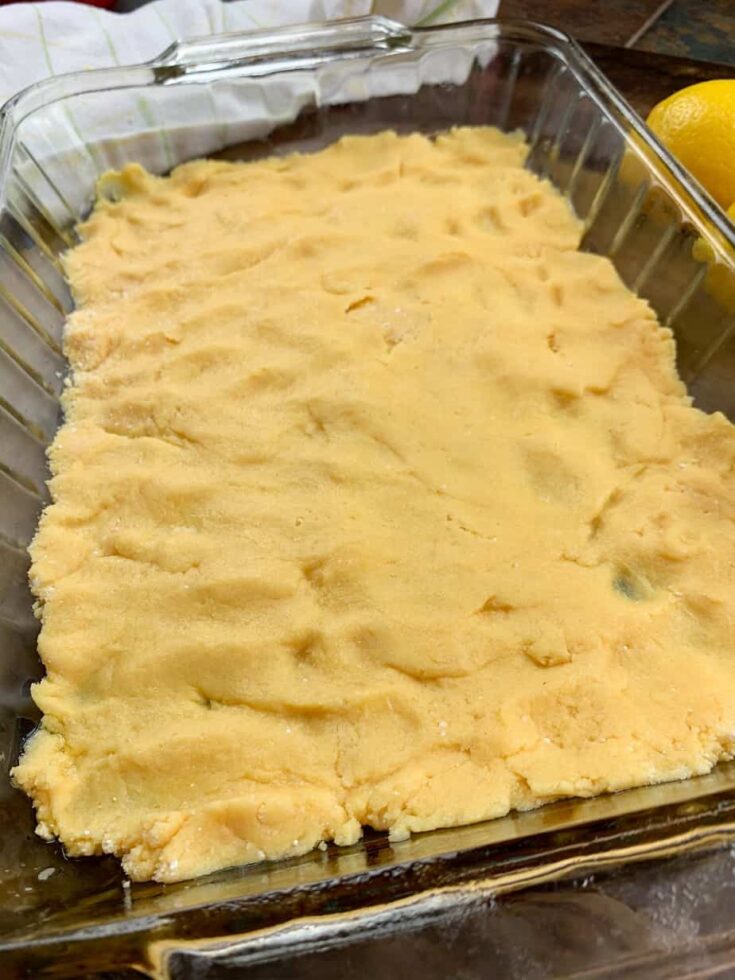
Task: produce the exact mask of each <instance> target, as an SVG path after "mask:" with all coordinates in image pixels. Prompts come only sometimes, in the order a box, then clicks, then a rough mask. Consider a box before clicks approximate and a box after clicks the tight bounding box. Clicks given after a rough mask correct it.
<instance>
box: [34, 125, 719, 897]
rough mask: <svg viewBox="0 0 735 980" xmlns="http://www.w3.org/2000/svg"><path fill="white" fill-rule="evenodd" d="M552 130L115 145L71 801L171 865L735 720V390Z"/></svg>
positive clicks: (96, 252)
mask: <svg viewBox="0 0 735 980" xmlns="http://www.w3.org/2000/svg"><path fill="white" fill-rule="evenodd" d="M524 154H525V147H524V145H523V143H522V142H521V141H520V140H518V139H516V138H513V137H508V136H503V135H501V134H500V133H498V132H497V131H494V130H492V129H485V128H476V129H473V128H465V129H458V130H454V131H452V132H450V133H447V134H444V135H441V136H439V137H438V138H437V139H436V140H435V141H430V140H428V139H426V138H424V137H422V136H419V135H413V136H409V137H401V138H399V137H397V136H396V135H395V134H392V133H381V134H379V135H376V136H371V137H349V138H344V139H342V140H340V141H339V142H338V143H336V144H334V145H332V146H330V147H329V148H327V149H326V150H323V151H321V152H319V153H315V154H313V155H295V156H290V157H286V158H280V159H277V158H269V159H264V160H260V161H258V162H253V163H248V164H230V163H223V162H196V163H191V164H186V165H184V166H181V167H179V168H177V169H176V170H175V171H174V172H173V174H172V175H171V176H170V177H168V178H156V177H152V176H150V175H148V174H146V173H145V172H144V171H143V170H141V169H140V168H139V167H137V166H129V167H127V168H126V169H125V170H124V171H123V172H122V173H121V174H117V175H109V176H108V177H107V178H104V179H103V182H102V186H101V195H100V199H99V201H98V203H97V205H96V207H95V210H94V212H93V214H92V216H91V218H90V219H89V220H88V221H87V222H86V223H85V224H84V225H83V226H82V229H81V232H82V239H83V241H82V243H81V244H80V245H79V246H78V247H76V248H75V249H73V250H72V251H71V252H70V254H69V255H68V257H67V268H68V273H69V277H70V280H71V283H72V286H73V289H74V292H75V295H76V298H77V301H78V307H79V308H78V310H77V311H76V312H75V313H74V314H73V315H72V316H71V317H70V318H69V321H68V327H67V333H66V350H67V353H68V357H69V359H70V362H71V365H72V367H73V370H74V382H73V385H72V386H71V387H70V388H69V389H68V392H67V395H66V412H67V421H66V424H65V425H64V426H63V427H62V428H61V430H60V431H59V433H58V436H57V438H56V440H55V441H54V444H53V448H52V450H51V463H52V469H53V474H54V476H53V479H52V481H51V491H52V495H53V500H54V503H53V504H52V505H51V506H49V507H48V508H47V510H46V512H45V513H44V515H43V517H42V520H41V523H40V527H39V531H38V534H37V536H36V539H35V541H34V543H33V545H32V547H31V553H32V559H33V567H32V573H31V580H32V586H33V589H34V592H35V594H36V596H37V598H38V602H39V614H40V615H41V617H42V622H43V627H42V632H41V635H40V641H39V648H40V653H41V656H42V658H43V661H44V663H45V665H46V668H47V677H46V678H45V679H44V680H43V681H42V682H41V683H40V684H39V685H38V686H37V687H36V688H35V691H34V697H35V699H36V701H37V703H38V704H39V705H40V707H41V708H42V710H43V712H44V721H43V725H42V728H41V729H40V730H39V731H38V733H37V734H36V735H35V736H34V737H33V738H32V739H31V741H30V743H29V745H28V747H27V750H26V752H25V754H24V756H23V758H22V760H21V762H20V765H19V766H18V767H17V768H16V770H15V776H16V779H17V781H18V782H19V784H20V785H21V786H22V787H23V788H24V789H25V790H26V791H27V792H28V793H29V794H30V795H31V796H32V797H33V799H34V801H35V804H36V807H37V812H38V825H39V832H40V833H41V834H43V835H45V836H52V835H57V836H58V837H59V838H60V839H61V840H62V841H63V843H64V845H65V847H66V848H67V850H68V851H69V852H70V853H71V854H92V853H99V852H102V851H104V852H110V853H115V854H118V855H120V856H121V857H122V859H123V863H124V866H125V869H126V870H127V872H128V873H129V874H130V875H131V876H132V877H133V878H137V879H145V878H150V877H155V878H156V879H158V880H160V881H174V880H177V879H181V878H186V877H189V876H193V875H198V874H203V873H206V872H208V871H211V870H214V869H217V868H221V867H224V866H227V865H231V864H236V863H241V862H248V861H257V860H259V859H262V858H263V857H269V858H278V857H281V856H286V855H294V854H298V853H301V852H304V851H307V850H309V849H310V848H312V847H314V846H315V845H316V844H317V843H319V842H320V841H322V840H335V841H337V842H341V843H348V842H353V841H355V840H356V839H358V838H359V836H360V833H361V825H370V826H372V827H376V828H390V829H391V830H392V832H393V833H394V835H395V836H401V835H405V834H407V833H409V832H411V831H420V830H425V829H429V828H434V827H438V826H447V825H454V824H460V823H467V822H471V821H477V820H482V819H485V818H488V817H495V816H499V815H501V814H505V813H506V812H507V811H508V810H509V809H513V808H519V809H524V808H529V807H533V806H537V805H539V804H541V803H544V802H546V801H549V800H553V799H556V798H559V797H563V796H570V795H579V796H589V795H593V794H597V793H602V792H604V791H607V790H617V789H621V788H624V787H628V786H632V785H636V784H643V783H651V782H657V781H662V780H669V779H679V778H682V777H686V776H688V775H690V774H693V773H703V772H706V771H707V770H709V769H710V768H711V767H712V766H713V765H714V763H715V762H716V761H717V760H719V759H723V758H729V757H730V756H731V754H732V752H733V745H734V744H735V645H734V639H733V607H734V604H735V588H734V586H735V582H734V581H733V579H734V576H733V568H734V562H735V523H734V520H733V519H734V518H735V475H734V468H735V429H734V428H733V427H732V426H731V425H730V423H729V422H727V421H726V419H725V418H724V417H722V416H720V415H710V416H708V415H705V414H703V413H702V412H700V411H698V410H696V409H694V408H693V407H691V405H690V403H689V399H688V397H687V395H686V392H685V389H684V387H683V385H682V383H681V381H680V380H679V379H678V377H677V374H676V371H675V366H674V343H673V340H672V337H671V335H670V333H669V332H668V331H667V330H665V329H663V328H662V327H661V326H659V325H658V324H657V322H656V319H655V317H654V316H653V314H652V313H651V310H650V309H649V308H648V306H647V305H646V304H645V303H644V302H643V301H641V300H640V299H637V298H636V297H635V296H634V295H633V294H632V293H631V292H630V291H628V290H627V289H626V288H625V287H624V286H623V285H622V284H621V282H620V280H619V278H618V276H617V274H616V273H615V271H614V269H613V267H612V265H611V263H610V262H609V261H607V260H606V259H604V258H600V257H597V256H595V255H589V254H583V253H581V252H579V251H578V250H577V246H578V243H579V239H580V235H581V225H580V223H579V221H578V220H577V219H576V218H575V217H574V216H573V214H572V213H571V212H570V210H569V209H568V207H567V205H566V204H565V202H564V201H563V200H562V198H561V197H560V196H559V195H558V194H557V193H556V192H555V191H554V190H553V189H552V188H551V187H550V185H548V184H547V183H543V182H541V181H539V180H538V179H537V178H536V177H534V176H533V175H531V174H530V173H528V172H526V171H525V170H524V169H523V168H522V162H523V158H524ZM110 198H116V199H115V200H112V199H110Z"/></svg>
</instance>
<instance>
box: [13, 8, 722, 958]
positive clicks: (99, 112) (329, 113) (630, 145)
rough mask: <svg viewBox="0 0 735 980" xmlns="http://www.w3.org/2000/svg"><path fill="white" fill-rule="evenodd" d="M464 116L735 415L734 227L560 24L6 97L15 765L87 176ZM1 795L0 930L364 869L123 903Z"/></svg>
mask: <svg viewBox="0 0 735 980" xmlns="http://www.w3.org/2000/svg"><path fill="white" fill-rule="evenodd" d="M462 124H470V125H486V124H490V125H496V126H499V127H500V128H501V129H504V130H507V131H513V130H521V131H522V132H523V133H524V134H525V136H526V138H527V140H528V143H529V155H528V166H529V167H530V168H531V169H532V170H534V171H535V172H536V173H538V174H540V175H542V176H545V177H548V179H549V180H551V181H552V183H554V184H555V185H556V186H557V187H558V188H559V189H560V190H561V191H562V192H563V193H564V194H565V195H566V197H567V198H568V199H569V201H570V203H571V204H572V206H573V207H574V208H575V210H576V211H577V213H578V214H579V216H580V217H581V218H582V219H583V220H584V223H585V236H584V240H583V247H584V248H586V249H588V250H591V251H595V252H598V253H600V254H603V255H608V256H610V258H611V259H612V261H613V262H614V263H615V265H616V267H617V269H618V271H619V272H620V275H621V276H622V278H623V279H624V281H625V282H626V283H627V284H628V285H629V286H631V288H633V289H634V290H635V291H636V292H638V293H639V294H640V295H641V296H644V297H645V298H647V299H648V300H649V301H650V302H651V304H652V306H653V307H654V309H655V310H656V311H657V313H658V315H659V317H660V319H661V320H662V322H664V323H667V324H668V325H670V326H671V328H672V329H673V330H674V332H675V334H676V337H677V341H678V350H679V366H680V370H681V371H682V374H683V376H684V377H685V379H686V380H687V381H688V383H689V385H690V390H691V391H692V393H693V394H694V396H695V398H696V399H697V401H698V403H699V404H700V405H701V406H702V407H703V408H705V409H707V410H715V409H720V410H722V411H724V412H726V413H728V414H731V415H732V414H733V413H734V412H735V405H732V404H731V403H730V402H731V399H732V398H733V397H735V396H734V395H733V392H735V386H733V384H732V379H733V377H734V376H735V353H734V352H733V347H732V340H731V334H732V328H733V325H734V322H735V321H734V319H733V309H735V287H733V286H732V282H733V281H735V280H734V279H733V275H734V274H733V264H732V259H731V254H732V251H731V250H732V248H733V245H735V240H734V239H733V235H732V230H731V229H730V227H729V225H728V224H727V222H726V221H725V220H724V219H723V218H722V217H721V216H720V214H719V212H718V210H717V209H716V207H715V206H714V205H713V204H712V203H711V202H710V201H709V200H708V199H707V198H706V196H705V195H704V194H703V193H702V192H701V191H700V190H699V189H698V188H697V187H696V186H695V185H693V184H692V183H691V182H689V181H688V179H687V178H686V177H685V175H683V174H682V173H681V172H680V170H679V169H678V168H677V166H676V164H674V163H673V161H671V160H669V159H668V158H667V157H666V155H665V154H663V153H662V152H661V151H660V148H658V147H657V146H656V144H655V142H653V141H652V140H651V138H650V137H649V136H647V134H646V132H645V130H644V129H643V128H642V127H641V126H640V123H639V122H638V121H637V120H636V119H635V117H634V116H633V115H632V114H631V113H630V110H628V109H627V107H626V106H625V104H624V103H622V101H621V100H620V99H619V97H618V96H617V95H616V93H615V92H614V91H613V90H611V89H610V88H609V86H608V85H607V83H606V82H605V80H604V79H603V78H602V77H601V76H600V75H599V73H597V72H596V71H595V69H594V68H593V67H592V66H591V65H590V64H589V62H587V61H586V59H585V58H584V56H583V55H581V53H580V52H579V51H578V50H577V49H576V48H575V47H574V46H573V45H572V44H571V43H570V42H569V41H568V40H567V39H565V38H564V37H563V36H561V35H560V34H558V33H557V32H554V31H551V30H547V29H543V28H537V27H533V26H531V25H522V24H502V23H493V22H485V23H481V22H478V23H474V24H467V25H459V26H452V27H448V28H446V27H445V28H437V29H429V30H421V31H415V32H412V33H411V32H409V31H407V29H406V28H405V27H403V26H402V25H400V24H395V23H392V22H390V21H385V20H382V19H379V18H378V19H369V20H366V21H362V22H350V24H349V25H347V26H340V28H339V29H336V28H335V27H334V26H331V27H321V28H320V27H311V28H309V29H306V30H298V29H290V30H289V31H286V32H282V33H281V32H276V33H274V34H268V35H259V36H257V35H256V36H251V37H229V38H224V39H222V40H217V39H213V40H211V41H207V42H204V43H200V44H196V43H195V44H193V45H183V46H181V47H180V48H178V49H172V50H171V51H169V52H167V53H166V54H165V56H163V57H162V58H161V59H159V60H158V61H157V62H156V63H153V64H151V65H147V66H141V67H138V68H133V69H117V70H111V71H104V72H89V73H84V74H83V75H79V76H73V77H69V78H62V79H58V80H55V81H52V82H50V83H46V84H45V85H44V86H41V87H37V88H36V89H35V90H34V91H32V92H30V93H29V94H28V95H26V96H22V97H21V98H19V99H18V100H17V101H16V103H15V104H14V105H13V106H11V107H10V109H9V110H6V112H5V115H4V119H3V126H2V133H1V135H0V172H2V173H3V174H4V183H3V185H2V188H1V189H0V194H1V195H2V211H1V212H0V690H1V692H2V693H1V696H0V735H1V736H2V744H1V745H0V751H2V752H3V753H4V760H3V763H4V765H5V766H6V767H7V768H9V767H10V766H12V765H13V764H14V762H15V759H16V758H17V754H18V750H19V747H20V743H21V741H22V739H23V737H24V736H25V735H26V734H27V733H28V731H30V730H31V728H32V726H33V725H34V724H35V721H36V713H35V709H34V708H33V706H32V703H31V701H30V698H29V681H30V680H31V679H33V678H35V677H36V676H38V673H39V665H38V661H37V658H36V654H35V626H36V624H35V618H34V616H33V613H32V605H31V599H30V596H29V593H28V589H27V585H26V573H27V556H26V552H25V548H26V546H27V544H28V542H29V541H30V539H31V537H32V535H33V533H34V528H35V524H36V520H37V516H38V512H39V510H40V507H41V506H42V504H43V502H44V501H45V499H46V490H45V485H44V480H45V478H46V475H47V474H46V466H45V447H46V446H47V445H48V442H49V441H50V439H51V438H52V436H53V433H54V431H55V428H56V426H57V424H58V419H59V404H58V399H59V395H60V392H61V390H62V384H63V372H64V370H65V363H64V359H63V355H62V352H61V340H62V330H63V321H64V316H65V314H66V313H67V312H68V311H69V310H70V309H71V308H72V302H71V298H70V296H69V294H68V291H67V288H66V284H65V281H64V276H63V268H62V265H61V262H60V257H61V256H62V254H63V252H64V250H65V249H66V248H68V247H69V246H70V245H71V244H73V241H74V237H75V232H74V225H75V223H76V222H77V221H78V220H79V219H80V218H81V217H83V216H84V214H85V213H86V212H87V210H88V209H89V207H90V206H91V203H92V200H93V196H94V184H95V180H96V178H97V177H98V176H99V175H100V174H101V173H103V172H104V171H105V170H107V169H109V168H111V167H113V168H117V167H120V166H121V165H123V164H124V163H126V162H130V161H134V162H140V163H143V164H144V165H145V166H147V167H148V168H149V169H151V170H153V171H155V172H160V173H163V172H166V171H167V170H169V169H170V168H171V167H172V166H174V165H176V164H177V163H179V162H183V161H184V160H186V159H190V158H193V157H197V156H202V155H210V156H211V155H222V156H225V157H227V158H230V159H253V158H255V157H258V156H262V155H267V154H270V153H287V152H291V151H294V150H305V151H308V150H311V149H315V148H319V147H321V146H323V145H325V144H327V143H329V142H331V141H333V140H334V139H336V138H338V137H339V136H340V135H341V134H342V133H345V132H350V133H367V132H375V131H378V130H381V129H385V128H393V129H396V130H398V131H399V132H413V131H421V132H425V133H434V132H437V131H440V130H442V129H446V128H448V127H450V126H453V125H462ZM734 785H735V783H734V781H733V774H732V772H731V770H730V769H728V768H727V767H723V768H721V769H720V770H719V771H718V773H717V774H715V775H713V776H712V777H705V778H704V779H702V780H693V781H691V782H690V783H688V784H686V785H682V784H672V785H670V786H664V787H655V788H650V789H646V790H640V791H632V792H631V793H629V794H620V795H619V796H618V797H615V798H602V799H595V800H588V801H582V802H578V801H575V802H574V803H570V804H568V805H560V806H556V807H552V808H548V809H547V810H544V811H539V812H538V813H535V814H521V815H516V816H513V817H512V818H507V819H505V820H503V821H496V822H494V823H493V824H488V825H480V826H478V827H475V828H461V829H459V830H456V831H441V832H436V833H434V834H426V835H421V837H420V838H416V839H415V840H412V841H407V842H405V843H404V844H402V845H399V846H397V847H395V848H393V849H390V848H389V850H390V855H389V856H388V855H386V854H385V852H382V853H383V854H384V860H385V861H387V862H388V863H389V864H390V865H395V866H396V867H398V868H404V869H407V868H410V867H411V866H412V865H415V864H416V863H417V862H421V861H425V860H433V859H434V858H436V857H437V856H439V855H442V854H446V853H447V852H449V851H460V852H464V851H465V850H466V852H467V854H470V852H472V851H473V849H475V848H477V847H479V846H481V845H488V844H490V843H493V844H494V843H497V842H498V841H502V840H508V841H510V840H519V839H523V838H524V837H526V836H532V835H537V834H540V833H549V832H552V831H558V830H560V829H561V828H565V827H567V828H568V827H572V826H579V825H584V824H586V823H589V822H594V821H600V820H609V819H612V818H616V817H618V816H620V814H624V813H626V812H635V813H641V814H643V813H644V812H646V811H648V810H650V809H652V808H657V807H661V806H665V805H667V804H674V803H675V802H676V801H677V800H682V799H692V798H696V797H698V796H699V797H702V798H703V799H705V800H706V799H707V798H709V797H713V798H714V796H715V795H716V796H717V798H718V799H719V797H720V796H721V795H722V794H723V793H726V792H727V791H729V790H730V789H731V788H733V786H734ZM0 808H1V810H0V819H2V820H3V821H4V826H6V827H12V828H13V830H12V832H11V833H9V834H7V835H6V836H5V839H4V840H3V843H2V848H3V857H4V858H5V860H4V861H2V862H0V865H2V867H0V892H1V893H2V895H3V899H4V901H3V902H2V903H0V904H1V905H2V907H3V909H4V911H3V912H0V936H2V934H5V936H6V937H8V941H9V942H10V943H11V944H12V945H14V948H16V949H20V948H21V947H22V946H23V945H24V944H27V943H29V942H32V941H33V940H37V941H41V940H42V939H43V938H44V937H49V936H51V935H52V934H61V933H67V932H69V931H71V932H73V931H74V930H75V929H77V928H79V927H81V926H83V925H84V926H89V927H90V928H91V929H94V928H99V929H102V930H106V931H107V935H108V939H109V930H112V931H113V932H114V931H115V930H116V929H117V928H118V927H119V926H120V924H121V922H122V921H123V920H124V919H127V921H128V926H129V922H130V918H131V916H132V917H133V918H134V917H135V916H136V914H138V913H140V914H141V915H143V913H145V915H146V916H156V915H160V914H164V913H165V914H169V915H170V914H171V913H172V911H175V910H176V909H177V908H179V909H180V908H184V907H185V908H192V907H194V906H198V905H201V906H203V907H204V906H206V907H210V906H212V905H216V904H217V903H218V902H221V901H227V902H230V903H231V902H232V901H236V900H238V899H239V898H243V897H244V896H249V898H250V899H252V897H253V896H254V895H255V896H256V897H257V896H258V895H260V894H266V893H272V892H273V890H274V889H279V890H281V891H283V890H288V889H292V888H294V887H296V886H298V885H299V884H300V883H301V884H303V883H305V882H306V883H314V882H324V881H332V880H334V879H336V878H338V877H340V876H344V875H349V874H353V873H362V872H363V871H366V870H367V869H368V868H369V867H370V861H371V858H370V854H371V853H372V852H371V848H372V849H373V852H374V851H375V845H374V844H370V843H368V844H366V845H365V846H364V847H363V846H361V847H358V848H356V849H352V851H351V852H350V853H349V854H338V853H337V852H334V853H332V852H331V851H330V853H329V856H328V858H325V857H322V856H318V855H316V856H310V857H307V858H304V859H301V860H299V861H295V862H290V863H289V864H287V865H285V866H282V867H280V868H277V869H265V870H263V869H257V868H256V869H252V868H251V869H244V870H243V869H241V870H237V871H233V872H230V873H225V874H224V875H220V876H217V883H216V884H214V885H213V884H212V883H211V882H195V883H193V884H191V885H185V886H182V887H181V888H176V889H171V888H169V889H165V890H164V889H161V888H160V887H158V886H140V887H138V886H136V888H135V889H134V890H133V895H137V896H140V901H138V902H134V903H133V905H132V907H131V908H127V907H126V902H127V903H129V902H130V897H129V893H126V892H125V891H124V890H123V889H122V888H121V876H120V873H119V869H118V867H117V864H116V862H114V861H112V860H110V859H99V860H84V861H75V862H67V861H65V860H64V859H63V858H62V857H61V856H60V853H59V851H58V849H56V848H53V847H51V846H49V845H47V844H43V843H42V842H41V841H39V840H36V839H35V838H34V837H33V834H32V826H33V820H32V815H31V812H30V805H29V803H28V801H27V800H26V799H25V797H23V796H22V795H21V794H20V793H18V792H17V791H15V790H13V789H12V788H11V786H10V783H9V780H8V778H7V777H6V776H3V778H2V780H0ZM705 809H706V807H705ZM592 839H593V840H594V837H593V838H592ZM381 860H383V859H381ZM50 868H52V869H53V871H52V873H51V874H50V875H46V873H47V872H48V870H49V869H50ZM39 874H44V875H46V877H44V878H42V879H41V881H42V882H43V884H42V885H41V884H40V883H39ZM407 887H408V886H407ZM146 928H148V926H146V925H145V924H143V923H142V921H141V925H140V929H141V930H142V931H145V929H146ZM0 942H1V940H0ZM0 948H2V947H0Z"/></svg>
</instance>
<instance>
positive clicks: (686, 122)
mask: <svg viewBox="0 0 735 980" xmlns="http://www.w3.org/2000/svg"><path fill="white" fill-rule="evenodd" d="M647 121H648V125H649V126H650V127H651V129H652V130H653V131H654V133H655V134H656V135H657V136H658V138H659V139H660V140H661V142H662V143H663V144H664V145H665V146H666V147H668V149H669V150H671V152H672V153H673V154H674V156H675V157H676V158H677V159H678V160H679V162H680V163H683V164H684V166H685V167H686V168H687V169H688V170H689V171H690V172H691V173H692V174H693V175H694V176H695V177H696V178H697V180H698V181H699V182H700V183H701V184H702V186H703V187H705V188H706V189H707V190H708V191H709V192H710V194H711V195H712V197H714V199H715V200H716V201H717V203H718V204H720V205H721V206H722V207H723V208H727V207H729V206H730V205H731V204H733V202H735V79H715V80H714V81H710V82H700V83H699V84H698V85H690V86H689V87H688V88H684V89H682V90H681V91H680V92H675V93H674V94H673V95H670V96H669V97H668V99H664V101H663V102H659V104H658V105H657V106H654V108H653V109H652V110H651V113H650V115H649V117H648V120H647Z"/></svg>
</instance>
